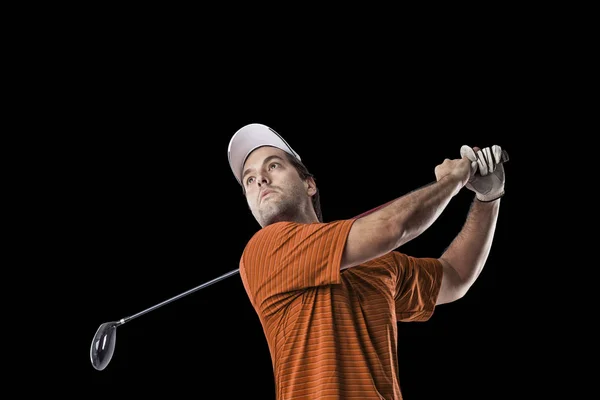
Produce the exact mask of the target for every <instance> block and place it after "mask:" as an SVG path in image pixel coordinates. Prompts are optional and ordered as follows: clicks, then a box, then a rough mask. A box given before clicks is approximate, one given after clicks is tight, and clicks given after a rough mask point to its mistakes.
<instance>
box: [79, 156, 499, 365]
mask: <svg viewBox="0 0 600 400" xmlns="http://www.w3.org/2000/svg"><path fill="white" fill-rule="evenodd" d="M508 159H509V158H508V153H507V152H506V151H505V150H503V151H502V155H501V159H500V162H499V163H505V162H506V161H508ZM392 201H395V200H392ZM392 201H390V202H388V203H386V204H384V205H381V206H378V207H376V208H373V209H372V210H369V211H367V212H364V213H362V214H360V215H358V216H357V217H355V218H359V217H363V216H365V215H367V214H370V213H372V212H374V211H376V210H378V209H380V208H382V207H384V206H386V205H387V204H389V203H391V202H392ZM237 273H239V269H235V270H233V271H230V272H228V273H226V274H224V275H221V276H219V277H217V278H215V279H213V280H211V281H208V282H206V283H203V284H201V285H200V286H197V287H195V288H193V289H190V290H188V291H186V292H183V293H181V294H179V295H177V296H175V297H172V298H170V299H167V300H165V301H163V302H161V303H158V304H157V305H155V306H152V307H150V308H147V309H145V310H143V311H140V312H139V313H137V314H133V315H131V316H129V317H126V318H122V319H120V320H118V321H112V322H105V323H103V324H102V325H100V327H99V328H98V330H97V331H96V334H95V335H94V339H93V340H92V345H91V346H90V359H91V361H92V366H93V367H94V368H95V369H96V370H98V371H102V370H103V369H104V368H106V366H107V365H108V363H109V362H110V360H111V359H112V356H113V353H114V352H115V341H116V339H117V327H119V326H121V325H123V324H125V323H127V322H129V321H131V320H132V319H134V318H137V317H139V316H142V315H144V314H146V313H149V312H150V311H153V310H156V309H157V308H159V307H162V306H164V305H166V304H168V303H171V302H173V301H175V300H178V299H180V298H182V297H184V296H187V295H189V294H191V293H194V292H196V291H198V290H200V289H203V288H205V287H207V286H210V285H212V284H213V283H217V282H219V281H221V280H223V279H225V278H228V277H230V276H232V275H235V274H237Z"/></svg>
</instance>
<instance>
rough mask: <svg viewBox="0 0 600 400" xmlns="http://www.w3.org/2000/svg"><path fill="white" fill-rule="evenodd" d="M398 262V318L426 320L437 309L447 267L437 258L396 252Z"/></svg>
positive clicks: (394, 254) (403, 319) (396, 298)
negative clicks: (444, 270)
mask: <svg viewBox="0 0 600 400" xmlns="http://www.w3.org/2000/svg"><path fill="white" fill-rule="evenodd" d="M393 256H394V259H395V260H396V262H397V266H398V272H397V276H396V293H395V296H394V299H395V302H396V317H397V319H398V320H399V321H426V320H428V319H429V318H430V317H431V315H433V311H434V309H435V304H436V302H437V297H438V294H439V292H440V288H441V285H442V276H443V268H442V264H441V263H440V262H439V260H437V259H436V258H417V257H411V256H408V255H406V254H403V253H399V252H393Z"/></svg>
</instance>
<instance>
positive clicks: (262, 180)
mask: <svg viewBox="0 0 600 400" xmlns="http://www.w3.org/2000/svg"><path fill="white" fill-rule="evenodd" d="M256 182H258V186H262V185H266V184H268V183H269V178H268V177H267V175H266V174H260V175H259V176H258V177H257V178H256Z"/></svg>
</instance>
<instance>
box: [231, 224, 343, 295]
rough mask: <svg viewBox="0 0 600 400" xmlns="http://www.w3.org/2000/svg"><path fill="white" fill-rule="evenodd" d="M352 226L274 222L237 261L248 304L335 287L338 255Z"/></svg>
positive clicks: (338, 264)
mask: <svg viewBox="0 0 600 400" xmlns="http://www.w3.org/2000/svg"><path fill="white" fill-rule="evenodd" d="M353 222H354V220H353V219H351V220H339V221H334V222H328V223H312V224H299V223H293V222H278V223H275V224H272V225H269V226H267V227H265V228H263V229H261V230H260V231H258V232H257V233H256V234H255V235H254V236H253V237H252V238H251V239H250V241H249V242H248V244H247V245H246V248H245V249H244V252H243V254H242V258H241V260H240V270H241V273H242V279H243V281H244V285H245V286H246V290H247V292H248V294H249V296H250V299H251V301H252V302H253V303H254V302H256V301H258V302H261V301H262V300H263V299H265V298H268V297H270V296H273V295H276V294H281V293H286V292H292V291H295V290H301V289H305V288H309V287H314V286H320V285H330V284H337V283H339V282H340V266H341V260H342V254H343V251H344V247H345V244H346V239H347V237H348V233H349V232H350V228H351V226H352V223H353Z"/></svg>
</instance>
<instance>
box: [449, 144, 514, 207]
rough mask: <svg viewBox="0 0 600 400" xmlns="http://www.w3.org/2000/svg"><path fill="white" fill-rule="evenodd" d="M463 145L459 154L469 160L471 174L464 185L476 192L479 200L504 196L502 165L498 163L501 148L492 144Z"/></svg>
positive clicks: (491, 199)
mask: <svg viewBox="0 0 600 400" xmlns="http://www.w3.org/2000/svg"><path fill="white" fill-rule="evenodd" d="M475 149H476V150H474V149H472V148H471V147H469V146H467V145H464V146H462V147H461V148H460V156H461V157H464V156H467V158H468V159H469V160H471V169H472V174H471V178H470V179H469V182H467V184H466V187H467V189H469V190H472V191H473V192H475V193H476V196H477V199H478V200H479V201H485V202H488V201H494V200H496V199H499V198H500V197H502V196H504V181H505V177H504V165H503V164H502V163H500V164H499V162H500V158H501V157H502V148H501V147H500V146H497V145H494V146H492V147H491V149H490V148H489V147H486V148H484V149H482V150H481V149H478V148H475Z"/></svg>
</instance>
